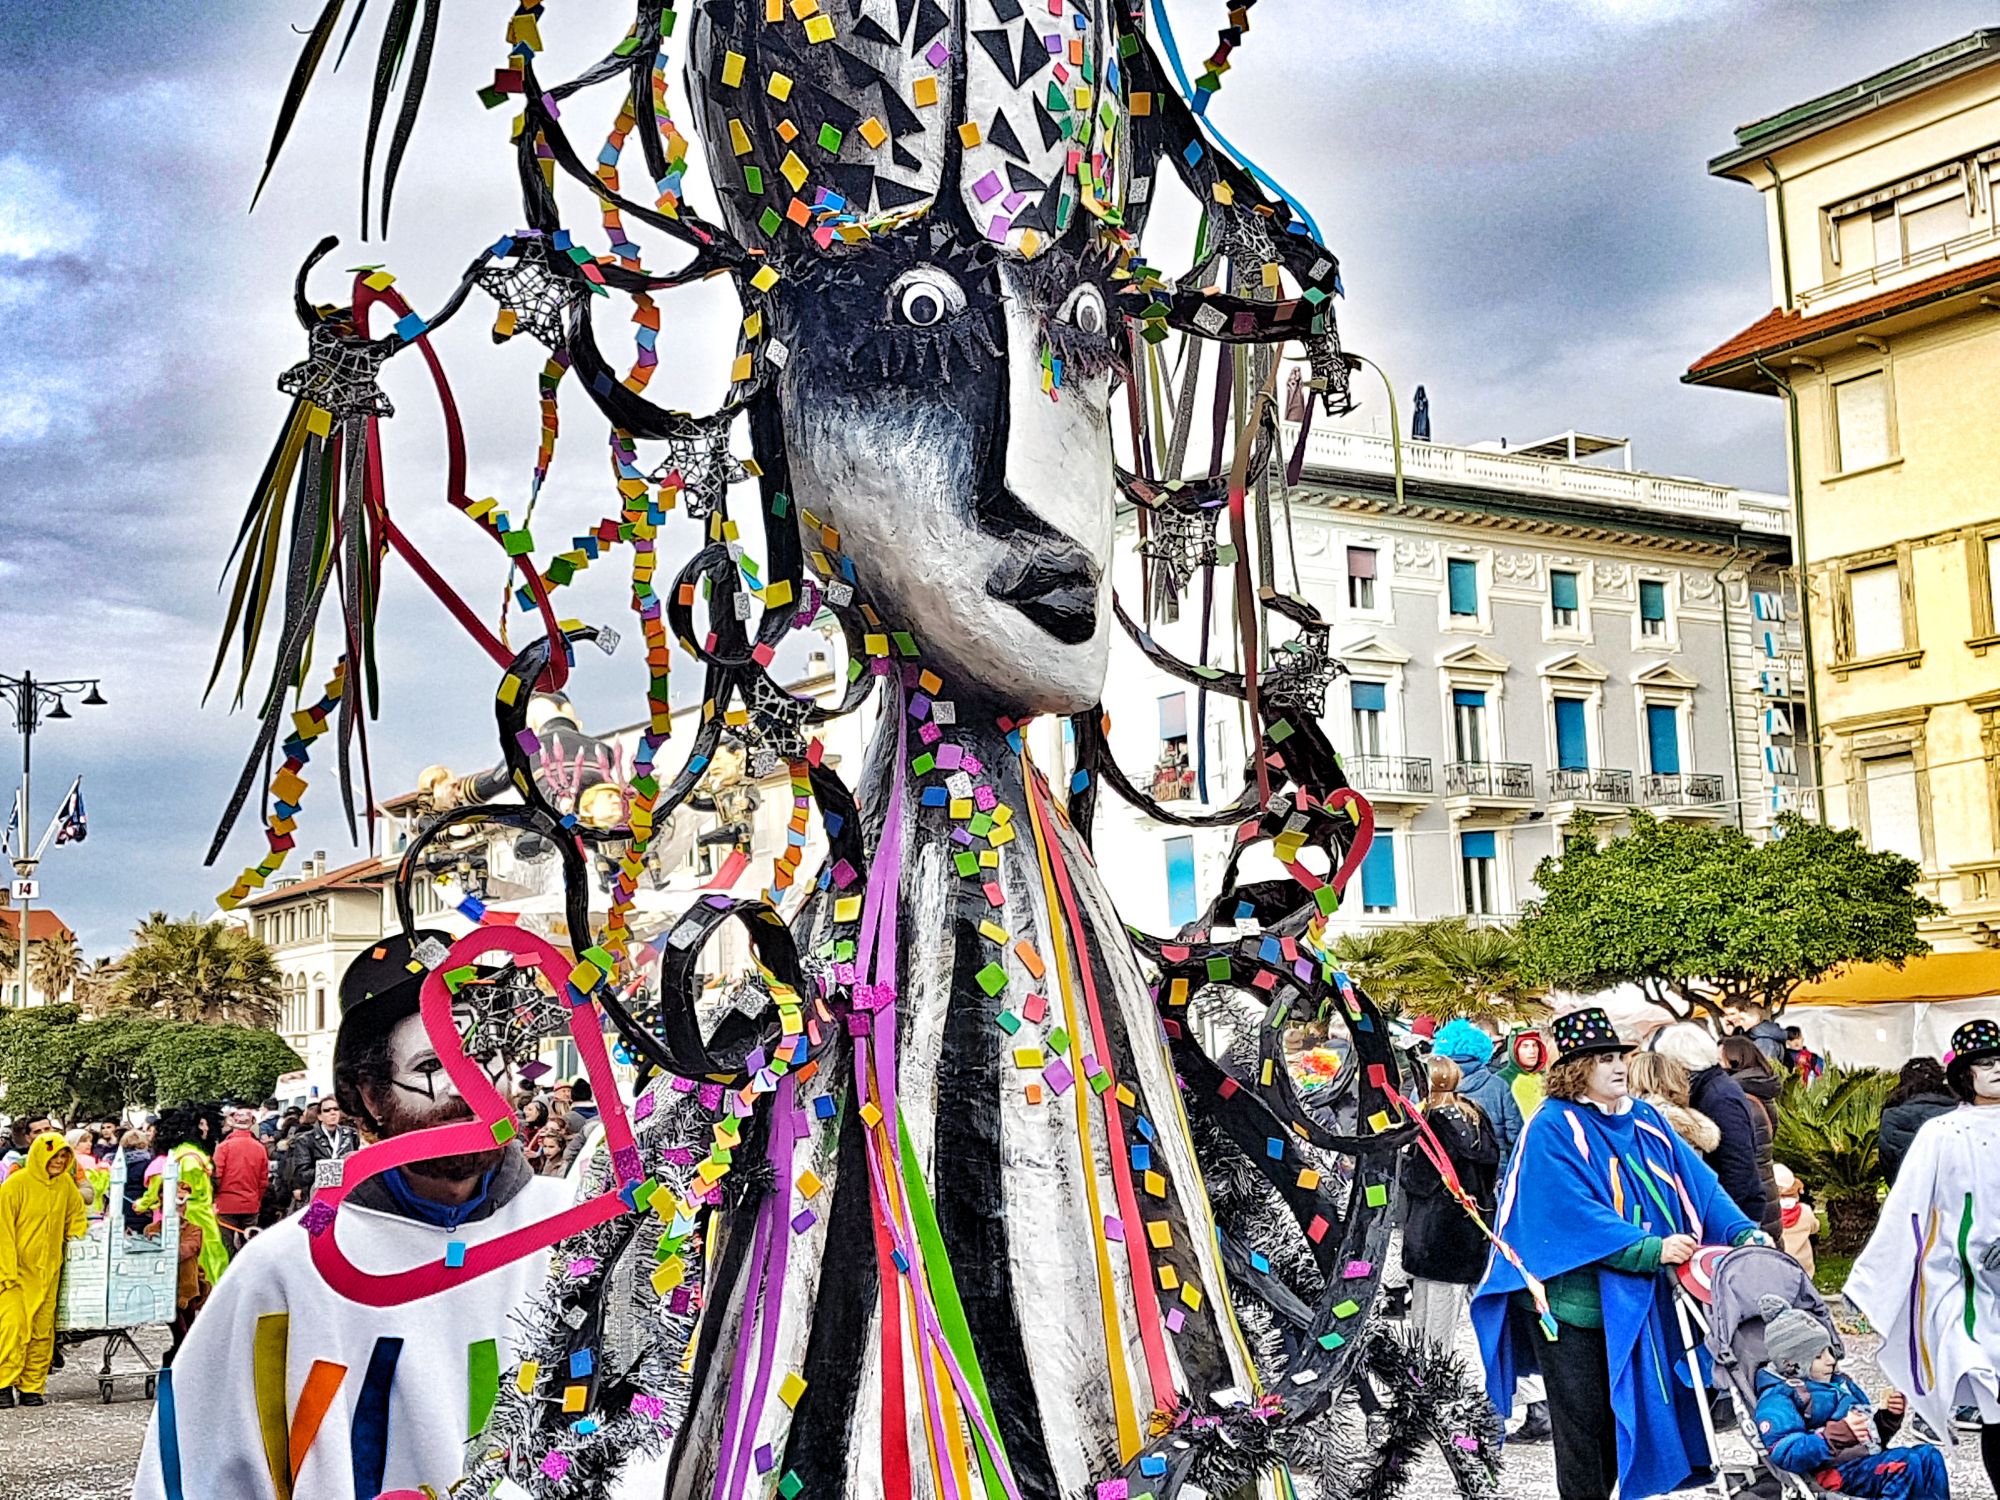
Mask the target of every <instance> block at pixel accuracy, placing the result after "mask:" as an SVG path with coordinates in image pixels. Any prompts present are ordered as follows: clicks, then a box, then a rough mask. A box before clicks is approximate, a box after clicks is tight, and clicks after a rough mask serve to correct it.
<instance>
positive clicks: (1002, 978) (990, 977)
mask: <svg viewBox="0 0 2000 1500" xmlns="http://www.w3.org/2000/svg"><path fill="white" fill-rule="evenodd" d="M974 863H975V864H977V863H978V861H977V860H975V861H974ZM972 977H973V979H974V980H975V981H977V983H978V985H979V987H980V988H981V989H982V990H984V991H986V993H987V994H989V995H997V994H999V993H1000V992H1001V991H1002V990H1004V989H1006V988H1007V971H1006V970H1005V969H1003V968H1001V967H1000V965H998V964H988V965H987V966H986V967H985V968H983V969H981V970H980V971H979V972H978V973H977V974H975V975H973V976H972Z"/></svg>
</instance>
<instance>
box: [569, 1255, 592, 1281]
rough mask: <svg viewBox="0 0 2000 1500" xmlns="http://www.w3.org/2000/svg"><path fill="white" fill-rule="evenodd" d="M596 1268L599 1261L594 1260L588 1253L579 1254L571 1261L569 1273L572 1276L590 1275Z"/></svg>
mask: <svg viewBox="0 0 2000 1500" xmlns="http://www.w3.org/2000/svg"><path fill="white" fill-rule="evenodd" d="M596 1269H597V1262H596V1261H594V1260H592V1259H591V1258H590V1257H589V1256H588V1255H579V1256H578V1257H577V1258H576V1259H575V1260H573V1261H571V1262H570V1263H569V1274H570V1275H572V1276H588V1275H589V1274H590V1273H591V1272H592V1271H595V1270H596Z"/></svg>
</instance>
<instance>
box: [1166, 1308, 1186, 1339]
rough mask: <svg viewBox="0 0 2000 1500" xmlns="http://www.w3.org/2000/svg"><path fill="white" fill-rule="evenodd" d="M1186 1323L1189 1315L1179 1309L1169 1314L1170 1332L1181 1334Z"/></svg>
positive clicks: (1168, 1325)
mask: <svg viewBox="0 0 2000 1500" xmlns="http://www.w3.org/2000/svg"><path fill="white" fill-rule="evenodd" d="M1186 1323H1187V1314H1186V1313H1184V1312H1182V1311H1181V1310H1180V1309H1179V1308H1178V1307H1176V1308H1175V1309H1174V1310H1173V1311H1172V1312H1170V1313H1168V1314H1167V1328H1168V1331H1169V1332H1172V1333H1179V1332H1180V1331H1181V1329H1182V1328H1183V1327H1184V1326H1185V1325H1186Z"/></svg>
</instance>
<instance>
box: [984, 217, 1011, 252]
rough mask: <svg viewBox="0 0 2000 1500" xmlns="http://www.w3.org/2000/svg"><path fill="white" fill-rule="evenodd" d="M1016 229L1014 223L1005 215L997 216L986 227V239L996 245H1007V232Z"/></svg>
mask: <svg viewBox="0 0 2000 1500" xmlns="http://www.w3.org/2000/svg"><path fill="white" fill-rule="evenodd" d="M1013 227H1014V221H1013V220H1012V219H1010V218H1008V217H1007V215H1005V214H995V215H994V216H993V222H992V223H991V224H988V225H987V226H986V238H988V239H989V240H991V241H993V243H994V244H996V245H1004V244H1006V243H1007V232H1008V231H1009V230H1011V229H1012V228H1013Z"/></svg>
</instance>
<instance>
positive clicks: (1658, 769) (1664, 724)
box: [1646, 703, 1681, 776]
mask: <svg viewBox="0 0 2000 1500" xmlns="http://www.w3.org/2000/svg"><path fill="white" fill-rule="evenodd" d="M1646 751H1647V755H1648V757H1649V759H1650V760H1651V762H1652V766H1653V774H1654V775H1655V776H1678V775H1680V773H1681V726H1680V711H1679V710H1678V709H1676V708H1674V706H1673V705H1672V704H1668V703H1648V704H1647V705H1646Z"/></svg>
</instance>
